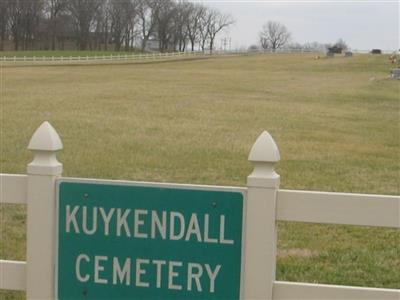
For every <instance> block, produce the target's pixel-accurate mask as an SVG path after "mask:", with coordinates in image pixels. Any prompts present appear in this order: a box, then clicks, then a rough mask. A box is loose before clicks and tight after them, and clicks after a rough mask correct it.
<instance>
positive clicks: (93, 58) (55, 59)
mask: <svg viewBox="0 0 400 300" xmlns="http://www.w3.org/2000/svg"><path fill="white" fill-rule="evenodd" d="M239 54H243V52H240V51H229V52H227V51H213V52H212V53H210V52H209V51H193V52H192V51H186V52H166V53H157V52H153V53H139V54H111V55H86V56H0V62H5V63H38V64H40V63H58V64H68V63H71V64H74V63H87V62H92V63H93V62H94V63H96V62H97V63H101V62H140V61H157V60H165V59H182V58H189V57H207V56H221V55H239Z"/></svg>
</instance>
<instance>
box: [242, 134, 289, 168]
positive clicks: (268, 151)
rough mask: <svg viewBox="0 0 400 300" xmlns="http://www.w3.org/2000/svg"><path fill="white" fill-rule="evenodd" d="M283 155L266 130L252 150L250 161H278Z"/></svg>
mask: <svg viewBox="0 0 400 300" xmlns="http://www.w3.org/2000/svg"><path fill="white" fill-rule="evenodd" d="M280 159H281V157H280V155H279V149H278V146H277V145H276V143H275V141H274V139H273V138H272V136H271V135H270V134H269V133H268V132H267V131H264V132H263V133H261V134H260V136H259V137H258V138H257V140H256V142H255V143H254V145H253V147H252V148H251V150H250V154H249V161H251V162H278V161H280Z"/></svg>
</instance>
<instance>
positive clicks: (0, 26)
mask: <svg viewBox="0 0 400 300" xmlns="http://www.w3.org/2000/svg"><path fill="white" fill-rule="evenodd" d="M7 2H8V1H6V0H0V51H3V50H4V43H5V40H6V34H7V31H8V30H7V29H8V26H7V23H8V10H7Z"/></svg>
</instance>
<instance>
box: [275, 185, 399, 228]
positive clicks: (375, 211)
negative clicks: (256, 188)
mask: <svg viewBox="0 0 400 300" xmlns="http://www.w3.org/2000/svg"><path fill="white" fill-rule="evenodd" d="M277 219H278V220H280V221H297V222H311V223H328V224H344V225H361V226H382V227H393V228H400V197H399V196H384V195H367V194H365V195H364V194H348V193H326V192H310V191H289V190H279V191H278V196H277Z"/></svg>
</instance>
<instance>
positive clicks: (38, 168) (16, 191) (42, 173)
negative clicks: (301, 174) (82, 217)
mask: <svg viewBox="0 0 400 300" xmlns="http://www.w3.org/2000/svg"><path fill="white" fill-rule="evenodd" d="M62 148H63V146H62V142H61V140H60V138H59V136H58V134H57V132H56V131H55V130H54V128H53V127H52V126H51V125H50V124H49V123H47V122H45V123H43V124H42V125H41V126H40V127H39V128H38V130H37V131H36V132H35V133H34V135H33V137H32V139H31V141H30V143H29V146H28V149H29V150H32V151H33V152H34V159H33V161H32V162H31V163H30V164H29V165H28V168H27V175H11V174H1V175H0V183H1V198H0V202H1V203H13V204H26V205H27V261H26V262H21V261H7V260H0V289H8V290H20V291H26V292H27V298H28V299H54V298H55V292H54V287H55V284H54V273H55V271H54V264H55V229H54V228H55V198H56V191H55V187H56V182H57V180H58V179H60V178H61V174H62V164H61V163H59V162H58V161H57V158H56V152H57V151H59V150H61V149H62ZM279 160H280V156H279V150H278V147H277V146H276V144H275V142H274V140H273V139H272V137H271V136H270V135H269V134H268V133H267V132H263V133H262V134H261V135H260V136H259V138H258V139H257V141H256V142H255V144H254V145H253V147H252V149H251V152H250V155H249V161H250V162H252V163H253V165H254V171H253V172H252V173H251V174H250V175H249V176H248V181H247V188H246V192H247V200H246V203H245V211H246V213H245V225H244V226H245V237H244V240H245V247H244V253H245V256H244V260H245V263H244V277H243V278H244V280H243V293H242V295H243V299H246V300H250V299H392V300H399V299H400V290H395V289H378V288H365V287H351V286H338V285H325V284H309V283H297V282H282V281H276V280H275V266H276V251H277V249H276V248H277V245H276V234H277V230H276V221H277V220H280V221H298V222H313V223H330V224H350V225H365V226H382V227H392V228H398V229H400V197H398V196H381V195H362V194H343V193H324V192H309V191H289V190H282V189H279V182H280V177H279V175H278V174H276V173H275V171H274V165H275V163H277V162H278V161H279Z"/></svg>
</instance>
